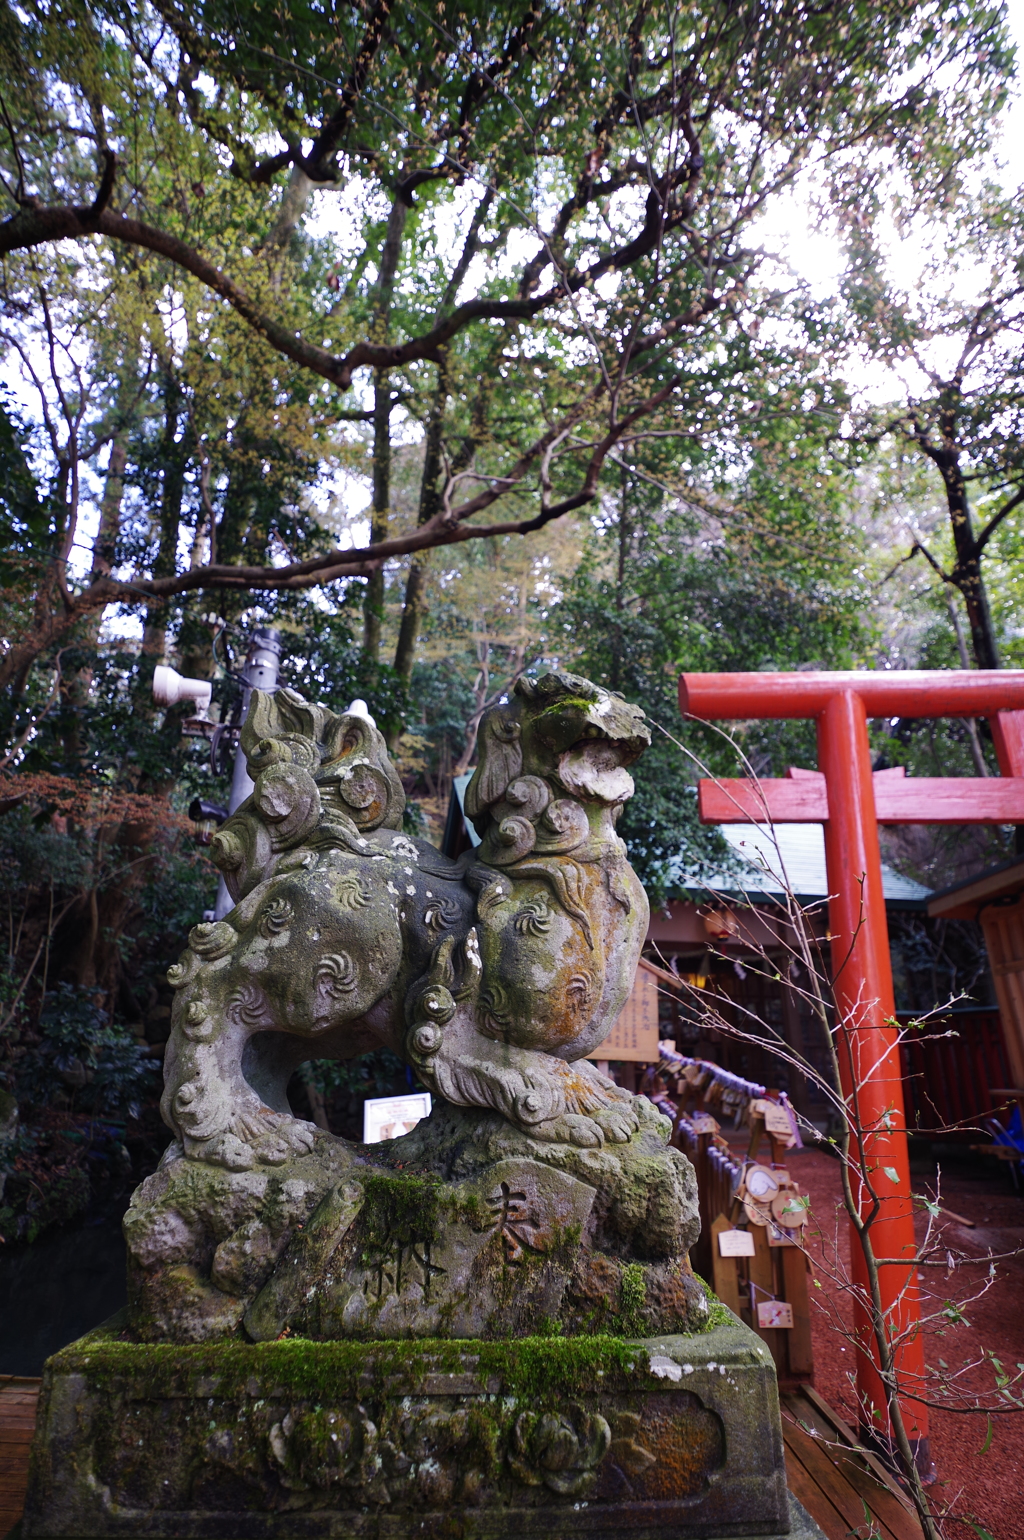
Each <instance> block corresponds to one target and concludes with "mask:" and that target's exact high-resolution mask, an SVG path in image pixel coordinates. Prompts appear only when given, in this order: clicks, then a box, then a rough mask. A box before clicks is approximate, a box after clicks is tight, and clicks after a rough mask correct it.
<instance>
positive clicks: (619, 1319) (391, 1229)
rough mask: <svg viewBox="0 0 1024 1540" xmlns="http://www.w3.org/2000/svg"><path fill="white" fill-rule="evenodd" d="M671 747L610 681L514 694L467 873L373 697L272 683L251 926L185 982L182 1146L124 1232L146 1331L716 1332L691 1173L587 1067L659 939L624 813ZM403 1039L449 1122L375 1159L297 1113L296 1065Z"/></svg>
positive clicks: (485, 765)
mask: <svg viewBox="0 0 1024 1540" xmlns="http://www.w3.org/2000/svg"><path fill="white" fill-rule="evenodd" d="M649 742H650V734H649V732H648V729H647V727H646V725H645V723H644V718H643V713H642V712H641V711H640V710H639V709H638V708H637V707H635V706H631V705H629V704H628V703H627V702H626V701H624V700H623V699H622V698H621V697H620V696H617V695H613V694H610V693H609V692H608V691H607V690H603V689H601V688H600V687H598V686H597V685H593V684H590V683H589V682H588V681H587V680H584V679H578V678H576V677H575V676H573V675H571V674H547V675H545V676H544V677H543V678H541V679H539V680H537V681H535V682H530V681H527V680H525V679H524V680H520V681H519V683H518V684H517V685H516V688H515V691H514V692H513V695H512V698H511V700H510V701H509V702H508V703H507V704H505V705H500V706H498V707H496V708H495V709H494V710H493V711H491V712H489V713H488V715H487V716H486V717H485V718H484V721H483V724H482V729H481V736H480V762H479V766H478V768H477V771H476V773H475V775H474V776H473V779H472V781H471V782H470V785H469V788H468V791H467V797H466V804H467V809H468V811H469V814H470V816H471V817H472V819H473V820H474V823H475V824H476V827H477V830H478V832H479V834H480V837H481V843H480V844H479V845H478V846H477V847H476V849H474V850H473V851H471V852H467V854H466V855H464V856H463V857H462V858H461V859H460V860H458V861H451V860H449V859H448V858H447V857H445V856H442V855H440V854H439V853H438V851H436V850H435V849H434V848H433V847H432V846H430V845H428V844H426V843H425V842H424V841H422V840H413V839H410V838H408V836H406V835H404V834H402V833H401V832H400V829H401V822H402V812H403V807H404V794H403V791H402V785H401V782H400V781H399V779H398V777H397V775H396V774H395V772H394V770H393V768H392V766H391V765H390V763H389V761H388V757H387V750H386V747H385V744H384V739H383V738H382V736H381V734H380V733H379V732H378V731H377V729H376V727H375V726H374V723H373V721H372V719H371V718H370V716H369V715H368V714H367V712H366V710H365V707H363V706H362V705H361V703H356V705H355V706H354V707H352V708H351V709H350V710H349V711H347V712H345V713H344V714H343V715H341V716H336V715H335V714H334V713H333V712H331V711H328V710H327V709H326V708H325V707H323V706H314V705H309V704H308V703H307V702H306V701H304V700H303V699H302V698H301V697H300V696H298V695H296V694H295V693H294V692H293V691H291V690H279V691H278V692H277V693H276V694H275V695H267V694H263V693H261V692H260V691H256V692H254V695H253V700H252V705H251V707H250V710H249V715H248V719H247V721H246V724H245V727H244V730H243V733H242V746H243V749H244V751H245V753H246V756H247V760H248V765H249V770H250V773H251V774H252V776H253V780H254V787H253V792H252V795H251V796H250V797H249V799H248V800H247V801H246V802H244V803H243V804H242V806H241V807H240V808H239V809H238V810H237V812H236V813H234V814H233V815H232V817H231V818H230V819H228V821H227V822H226V823H225V824H224V825H223V827H222V828H221V830H220V832H219V833H218V835H217V836H216V838H215V840H214V846H213V854H214V860H215V861H216V862H217V865H218V866H219V867H220V868H221V870H222V871H223V872H224V875H225V879H226V881H227V883H228V886H229V888H230V891H231V894H232V897H233V898H234V899H235V900H236V905H235V908H234V909H233V910H232V912H231V913H230V914H229V915H228V917H227V918H226V919H224V920H220V921H218V922H217V923H215V924H210V925H197V926H196V927H195V929H194V930H193V931H192V933H191V936H190V938H189V947H188V950H187V951H186V952H185V954H184V956H183V958H182V959H181V961H180V962H179V963H177V964H176V965H175V966H174V967H173V968H172V969H171V973H170V978H171V981H172V983H173V984H174V985H175V989H176V1000H175V1005H174V1015H173V1024H172V1031H171V1037H170V1041H169V1043H168V1046H167V1055H166V1060H165V1078H166V1088H165V1091H164V1097H163V1104H162V1105H163V1111H164V1117H165V1118H166V1120H167V1122H168V1123H169V1124H170V1126H171V1127H172V1128H173V1129H174V1131H175V1134H176V1135H177V1141H176V1143H175V1144H174V1145H172V1147H171V1150H170V1152H169V1155H168V1158H167V1159H165V1161H164V1163H163V1165H162V1168H161V1170H160V1171H159V1172H158V1173H157V1174H156V1176H155V1177H153V1178H151V1179H150V1181H149V1182H147V1183H144V1184H143V1186H142V1188H140V1190H139V1192H138V1194H137V1195H136V1197H135V1200H134V1202H133V1205H132V1208H131V1210H130V1212H129V1214H128V1217H127V1219H126V1222H125V1230H126V1234H127V1237H128V1244H129V1251H130V1256H131V1275H132V1285H133V1288H132V1300H133V1313H134V1320H135V1324H136V1326H137V1327H138V1329H139V1330H141V1331H142V1332H143V1333H145V1334H146V1335H148V1336H150V1337H152V1338H156V1339H159V1338H166V1337H171V1338H177V1339H185V1340H207V1339H209V1338H210V1337H216V1336H218V1335H221V1334H223V1333H225V1332H230V1331H234V1330H237V1329H238V1328H239V1327H240V1325H241V1326H242V1328H243V1329H244V1330H245V1331H246V1332H247V1333H248V1335H249V1336H251V1337H255V1338H257V1339H265V1338H268V1337H276V1336H278V1335H279V1334H280V1333H281V1332H282V1331H283V1330H302V1331H303V1332H304V1333H307V1334H310V1335H313V1336H315V1337H320V1338H325V1339H331V1338H337V1337H345V1336H362V1337H374V1336H377V1337H379V1336H384V1337H389V1336H436V1335H445V1336H456V1337H474V1336H501V1335H505V1334H509V1333H514V1332H517V1331H525V1330H533V1329H537V1328H538V1327H541V1326H542V1327H546V1328H548V1329H556V1328H557V1329H566V1328H568V1329H572V1330H581V1331H597V1330H602V1329H607V1328H608V1327H609V1326H610V1325H611V1326H614V1325H616V1324H618V1325H623V1324H626V1325H628V1326H629V1327H630V1328H631V1329H632V1330H645V1329H650V1330H668V1329H671V1328H673V1327H676V1326H679V1325H682V1324H687V1323H692V1321H693V1320H694V1319H699V1318H700V1317H701V1316H703V1315H706V1305H705V1302H704V1297H703V1293H702V1291H701V1289H700V1286H699V1285H698V1284H697V1282H696V1280H695V1279H694V1278H693V1276H692V1274H691V1272H690V1269H689V1264H688V1261H687V1251H688V1249H689V1247H690V1245H691V1244H692V1243H693V1240H694V1239H695V1237H696V1233H697V1217H696V1204H695V1197H694V1189H693V1173H692V1170H691V1168H690V1165H689V1163H688V1161H687V1160H686V1159H685V1157H684V1156H683V1155H681V1154H680V1153H679V1152H678V1151H675V1150H672V1149H669V1148H667V1147H666V1140H667V1135H668V1125H667V1122H666V1120H665V1119H664V1118H663V1117H661V1115H660V1114H659V1113H658V1112H657V1111H656V1109H655V1108H654V1107H653V1106H652V1104H651V1103H650V1102H649V1101H647V1100H646V1099H645V1098H642V1097H635V1096H632V1095H630V1094H629V1092H627V1091H623V1090H621V1089H620V1088H619V1087H618V1086H616V1085H615V1083H614V1082H613V1081H611V1080H610V1079H609V1078H608V1077H607V1076H606V1075H603V1074H601V1073H600V1071H599V1070H598V1069H597V1068H596V1066H595V1065H594V1064H593V1063H592V1062H589V1061H588V1060H587V1059H586V1057H585V1056H586V1055H587V1054H589V1053H592V1052H593V1050H594V1049H596V1048H598V1047H599V1046H600V1044H601V1042H602V1041H603V1040H604V1038H605V1037H606V1036H607V1035H608V1033H609V1032H610V1031H611V1028H612V1026H613V1024H614V1022H615V1018H616V1016H617V1015H618V1013H619V1011H620V1010H621V1008H622V1005H623V1003H624V1001H625V999H626V997H627V995H628V993H629V990H630V987H631V985H632V982H633V975H634V973H635V970H636V963H637V959H638V957H639V955H640V947H641V945H642V942H643V939H644V935H645V933H646V929H647V920H648V907H647V899H646V896H645V894H644V890H643V888H642V887H641V885H640V883H639V881H638V880H637V878H636V876H635V875H634V873H633V871H632V870H631V868H630V866H629V862H628V861H627V859H626V850H625V846H624V845H623V843H622V841H621V840H620V839H619V837H618V835H617V834H616V833H615V818H616V814H617V812H618V810H619V809H620V808H621V806H622V804H623V803H624V802H625V801H626V800H627V798H628V797H629V796H630V795H631V793H632V790H633V782H632V779H631V777H630V775H629V772H628V770H627V768H626V767H627V765H629V764H630V763H632V761H633V760H635V759H636V758H637V756H638V755H639V754H641V753H642V752H643V750H644V748H645V747H646V746H647V744H648V743H649ZM381 1044H383V1045H385V1046H387V1047H389V1048H391V1049H393V1050H394V1051H395V1052H396V1053H398V1054H400V1055H402V1056H403V1057H404V1058H405V1059H406V1060H407V1061H408V1062H409V1063H410V1064H411V1065H412V1066H414V1068H415V1070H416V1073H417V1074H418V1076H419V1077H420V1079H421V1080H422V1081H424V1082H425V1083H426V1084H427V1085H429V1086H430V1087H431V1089H432V1091H433V1092H434V1093H435V1107H434V1114H433V1116H432V1117H431V1118H430V1119H429V1120H428V1121H426V1122H425V1123H423V1124H421V1125H420V1126H419V1127H418V1128H417V1129H415V1130H414V1131H413V1132H412V1133H411V1134H409V1135H407V1136H406V1137H405V1138H404V1139H401V1140H395V1141H391V1142H390V1143H388V1144H386V1145H383V1146H374V1147H373V1148H372V1150H371V1149H365V1148H362V1147H357V1146H352V1145H350V1144H348V1143H346V1142H345V1141H344V1140H341V1139H334V1138H332V1137H331V1136H329V1135H325V1134H323V1133H322V1132H320V1131H319V1130H317V1129H316V1128H314V1126H313V1125H312V1124H310V1123H306V1122H303V1121H302V1120H301V1119H299V1118H297V1117H295V1115H294V1113H293V1112H292V1110H291V1108H290V1107H289V1104H288V1098H287V1090H286V1088H287V1085H288V1081H289V1078H290V1076H291V1074H292V1071H293V1070H294V1069H295V1067H296V1066H297V1065H298V1064H300V1063H302V1062H303V1061H304V1060H306V1059H308V1058H311V1057H316V1058H351V1057H352V1056H353V1055H355V1054H359V1053H363V1052H365V1051H366V1050H367V1049H368V1048H370V1047H373V1046H376V1045H381ZM328 1278H329V1279H330V1282H328V1281H327V1280H328ZM310 1290H312V1292H311V1293H310Z"/></svg>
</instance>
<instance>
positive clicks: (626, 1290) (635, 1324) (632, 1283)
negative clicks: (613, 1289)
mask: <svg viewBox="0 0 1024 1540" xmlns="http://www.w3.org/2000/svg"><path fill="white" fill-rule="evenodd" d="M646 1304H647V1279H646V1277H645V1275H644V1269H643V1267H642V1265H641V1264H640V1263H639V1262H630V1263H629V1264H628V1265H627V1266H626V1267H624V1268H623V1269H622V1281H621V1283H620V1284H619V1315H620V1318H621V1320H622V1325H623V1329H624V1330H625V1331H627V1332H629V1333H631V1334H633V1333H635V1334H636V1335H637V1336H639V1335H640V1334H641V1333H642V1331H643V1330H644V1306H645V1305H646Z"/></svg>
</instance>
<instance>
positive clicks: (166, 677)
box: [153, 663, 213, 713]
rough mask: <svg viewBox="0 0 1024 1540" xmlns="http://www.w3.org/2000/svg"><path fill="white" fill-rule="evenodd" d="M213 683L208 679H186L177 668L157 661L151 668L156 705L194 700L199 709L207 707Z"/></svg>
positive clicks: (174, 704)
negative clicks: (153, 667)
mask: <svg viewBox="0 0 1024 1540" xmlns="http://www.w3.org/2000/svg"><path fill="white" fill-rule="evenodd" d="M212 697H213V684H212V683H211V681H210V680H209V679H186V678H184V676H183V675H181V674H179V673H178V671H177V669H175V668H168V667H167V665H166V663H158V664H157V666H156V668H155V669H154V670H153V699H154V700H155V701H156V703H157V705H158V706H176V705H177V704H178V702H179V701H183V700H194V701H195V703H196V706H197V707H198V709H199V711H200V712H201V713H202V712H205V711H207V710H208V709H209V705H210V700H211V699H212Z"/></svg>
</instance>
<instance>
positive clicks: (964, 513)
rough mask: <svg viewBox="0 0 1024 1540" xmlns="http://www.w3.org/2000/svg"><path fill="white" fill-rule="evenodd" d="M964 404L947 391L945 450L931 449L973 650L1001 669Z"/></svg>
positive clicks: (979, 660)
mask: <svg viewBox="0 0 1024 1540" xmlns="http://www.w3.org/2000/svg"><path fill="white" fill-rule="evenodd" d="M959 406H960V398H959V392H958V391H952V392H947V396H946V399H945V400H944V402H943V404H942V408H941V412H940V416H939V422H940V427H941V430H942V448H941V450H936V449H931V450H928V451H927V452H928V453H930V454H931V458H932V459H933V460H934V461H935V464H936V465H937V467H938V470H939V472H940V474H941V476H942V480H943V483H944V485H945V488H946V507H947V508H948V510H949V522H950V525H951V526H952V530H953V549H954V550H955V551H956V563H955V565H954V568H953V572H952V574H951V576H952V580H953V582H954V583H955V585H956V587H957V588H959V590H960V592H961V593H962V594H963V596H964V606H965V608H966V610H967V623H968V625H969V626H970V628H971V651H972V652H973V653H974V661H975V663H976V664H977V666H978V668H999V667H1000V661H999V648H998V645H997V643H996V634H995V627H994V626H993V624H992V612H991V610H990V609H989V603H988V594H987V593H986V591H985V583H984V580H983V578H982V575H981V551H980V550H979V549H978V542H977V540H976V539H975V536H974V529H973V526H972V524H971V510H970V505H969V504H968V501H967V484H966V482H965V481H964V476H963V471H962V470H961V469H960V447H959V445H958V443H957V436H956V419H957V412H958V410H959Z"/></svg>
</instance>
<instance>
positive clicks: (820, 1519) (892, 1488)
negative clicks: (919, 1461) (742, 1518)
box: [781, 1386, 923, 1540]
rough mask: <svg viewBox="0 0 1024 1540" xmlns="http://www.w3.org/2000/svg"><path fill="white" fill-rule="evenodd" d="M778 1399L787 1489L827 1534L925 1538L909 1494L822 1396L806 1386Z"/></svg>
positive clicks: (836, 1538) (835, 1537) (839, 1539)
mask: <svg viewBox="0 0 1024 1540" xmlns="http://www.w3.org/2000/svg"><path fill="white" fill-rule="evenodd" d="M781 1400H782V1433H783V1437H784V1439H785V1443H786V1475H787V1478H788V1482H789V1490H790V1491H791V1492H792V1493H793V1496H794V1497H797V1498H799V1500H800V1501H801V1502H802V1503H803V1505H804V1507H805V1508H806V1509H807V1512H808V1513H809V1514H810V1515H811V1518H812V1519H814V1520H815V1521H816V1522H817V1523H818V1524H820V1525H821V1527H822V1529H823V1530H824V1531H825V1534H826V1535H827V1536H828V1540H847V1537H849V1536H860V1537H862V1540H867V1537H868V1536H873V1537H878V1540H923V1534H922V1530H921V1522H920V1520H919V1519H918V1517H917V1514H916V1513H915V1512H914V1510H913V1508H912V1506H911V1504H910V1501H909V1499H908V1498H907V1497H906V1496H905V1495H904V1493H903V1492H902V1491H901V1490H900V1488H899V1487H898V1486H897V1484H896V1482H895V1481H894V1480H893V1478H892V1476H890V1474H889V1472H888V1471H887V1470H886V1469H885V1467H884V1466H883V1465H882V1464H881V1462H880V1461H879V1460H877V1459H876V1458H875V1456H874V1455H872V1454H869V1453H868V1451H867V1450H866V1449H863V1448H861V1446H860V1445H859V1444H858V1442H857V1439H856V1437H855V1435H854V1433H853V1431H852V1430H851V1429H850V1428H849V1427H848V1426H847V1425H846V1423H845V1422H843V1420H842V1418H841V1417H840V1416H839V1415H838V1414H837V1413H836V1412H834V1411H833V1410H832V1408H831V1407H830V1406H829V1405H828V1403H827V1402H826V1401H823V1400H822V1398H821V1397H820V1396H819V1395H818V1394H817V1393H816V1392H815V1391H813V1390H811V1389H810V1388H809V1387H806V1386H804V1387H802V1388H801V1389H800V1390H799V1391H796V1392H794V1393H792V1394H789V1395H783V1396H782V1397H781Z"/></svg>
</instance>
